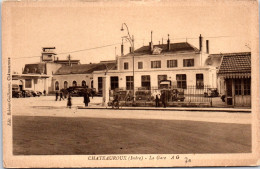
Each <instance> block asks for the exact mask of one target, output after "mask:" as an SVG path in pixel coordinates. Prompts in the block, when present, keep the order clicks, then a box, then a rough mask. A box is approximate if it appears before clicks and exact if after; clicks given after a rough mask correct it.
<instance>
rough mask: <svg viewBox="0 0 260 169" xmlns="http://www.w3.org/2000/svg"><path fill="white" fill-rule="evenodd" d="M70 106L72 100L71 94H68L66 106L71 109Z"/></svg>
mask: <svg viewBox="0 0 260 169" xmlns="http://www.w3.org/2000/svg"><path fill="white" fill-rule="evenodd" d="M71 106H72V102H71V96H70V94H69V97H68V102H67V107H69V108H70V109H71Z"/></svg>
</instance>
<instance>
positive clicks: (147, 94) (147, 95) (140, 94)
mask: <svg viewBox="0 0 260 169" xmlns="http://www.w3.org/2000/svg"><path fill="white" fill-rule="evenodd" d="M135 97H136V101H138V100H146V101H151V100H152V94H151V91H150V90H139V91H136V92H135Z"/></svg>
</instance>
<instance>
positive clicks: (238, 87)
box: [235, 79, 242, 95]
mask: <svg viewBox="0 0 260 169" xmlns="http://www.w3.org/2000/svg"><path fill="white" fill-rule="evenodd" d="M235 95H242V88H241V79H235Z"/></svg>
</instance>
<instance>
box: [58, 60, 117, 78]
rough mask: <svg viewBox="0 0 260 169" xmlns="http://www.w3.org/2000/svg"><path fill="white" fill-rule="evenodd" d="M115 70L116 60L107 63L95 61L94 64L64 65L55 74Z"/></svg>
mask: <svg viewBox="0 0 260 169" xmlns="http://www.w3.org/2000/svg"><path fill="white" fill-rule="evenodd" d="M106 69H108V70H114V69H116V62H115V61H114V62H107V63H93V64H81V65H72V66H62V67H61V68H60V69H58V70H57V72H56V73H55V75H67V74H88V73H92V72H93V71H99V70H106Z"/></svg>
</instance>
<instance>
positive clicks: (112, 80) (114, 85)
mask: <svg viewBox="0 0 260 169" xmlns="http://www.w3.org/2000/svg"><path fill="white" fill-rule="evenodd" d="M110 88H111V90H115V89H117V88H118V76H111V77H110Z"/></svg>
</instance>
